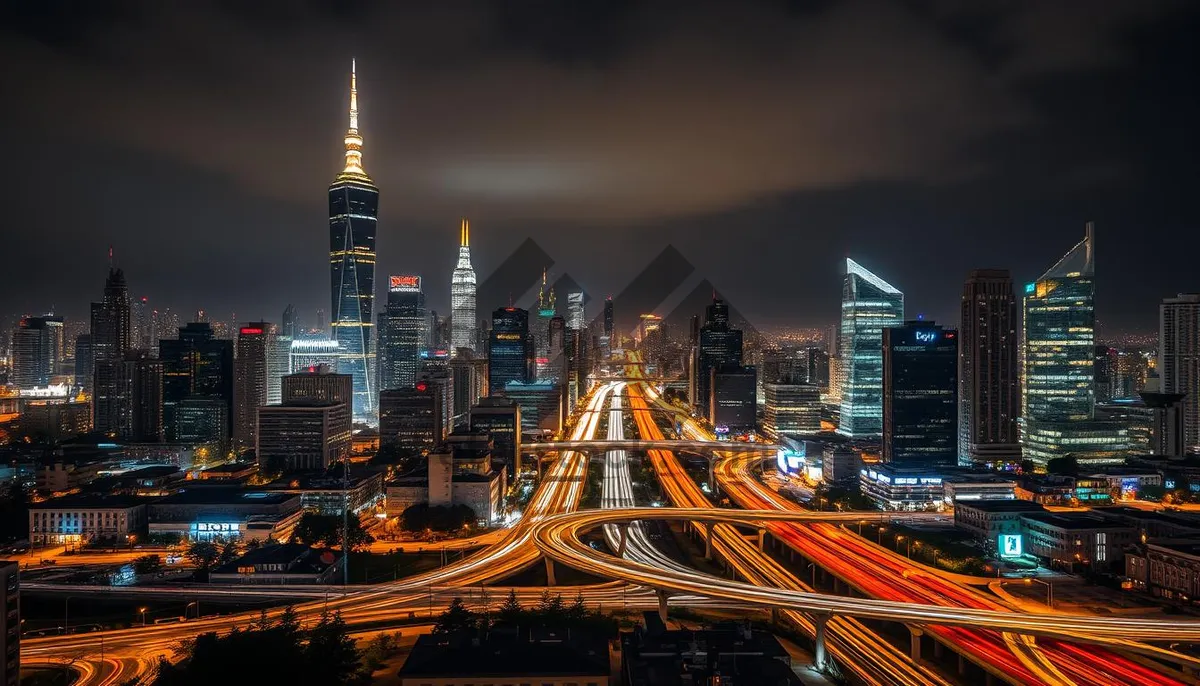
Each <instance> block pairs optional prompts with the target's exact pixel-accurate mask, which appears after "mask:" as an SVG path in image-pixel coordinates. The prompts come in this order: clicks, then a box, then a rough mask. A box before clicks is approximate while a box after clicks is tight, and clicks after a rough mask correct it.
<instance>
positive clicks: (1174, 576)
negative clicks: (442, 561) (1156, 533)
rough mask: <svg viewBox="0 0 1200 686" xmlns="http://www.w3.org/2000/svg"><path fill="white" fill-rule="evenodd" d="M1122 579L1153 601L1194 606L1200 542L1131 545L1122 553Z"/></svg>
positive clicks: (1199, 574)
mask: <svg viewBox="0 0 1200 686" xmlns="http://www.w3.org/2000/svg"><path fill="white" fill-rule="evenodd" d="M1125 576H1126V577H1127V578H1128V579H1129V580H1130V582H1132V584H1133V587H1134V588H1136V589H1138V590H1142V591H1146V592H1148V593H1149V594H1150V595H1152V596H1154V597H1156V598H1163V599H1165V600H1173V601H1176V602H1180V603H1194V602H1195V599H1196V598H1200V538H1197V537H1194V536H1193V537H1189V538H1179V539H1166V540H1159V541H1148V542H1146V543H1144V544H1140V545H1139V544H1135V545H1134V546H1133V547H1131V548H1130V549H1128V550H1126V552H1125Z"/></svg>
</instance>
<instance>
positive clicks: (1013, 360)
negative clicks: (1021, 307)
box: [958, 269, 1021, 466]
mask: <svg viewBox="0 0 1200 686" xmlns="http://www.w3.org/2000/svg"><path fill="white" fill-rule="evenodd" d="M959 336H960V338H959V351H958V433H959V437H958V459H959V462H960V464H963V465H981V466H988V465H992V466H1002V465H1012V464H1019V463H1020V461H1021V446H1020V441H1019V440H1018V434H1017V419H1018V417H1020V416H1021V407H1020V403H1019V401H1020V386H1021V384H1020V378H1019V376H1018V359H1017V299H1016V296H1015V295H1014V293H1013V283H1012V275H1011V274H1009V272H1008V270H1007V269H976V270H973V271H972V272H971V273H970V275H969V276H968V277H967V281H966V283H965V284H964V286H963V294H962V303H961V320H960V328H959Z"/></svg>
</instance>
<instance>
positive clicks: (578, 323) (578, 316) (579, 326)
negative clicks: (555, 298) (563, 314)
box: [567, 291, 587, 331]
mask: <svg viewBox="0 0 1200 686" xmlns="http://www.w3.org/2000/svg"><path fill="white" fill-rule="evenodd" d="M585 298H586V296H585V295H584V293H583V291H572V292H570V293H567V328H568V329H575V330H576V331H582V330H583V329H585V328H587V313H586V312H585V310H584V302H585Z"/></svg>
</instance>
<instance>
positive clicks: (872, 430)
mask: <svg viewBox="0 0 1200 686" xmlns="http://www.w3.org/2000/svg"><path fill="white" fill-rule="evenodd" d="M903 323H904V294H903V293H901V292H900V290H899V289H898V288H896V287H895V286H893V285H891V284H890V283H888V282H886V281H884V280H883V279H881V278H879V277H878V276H876V275H875V274H872V273H871V272H870V271H868V270H867V269H866V268H865V267H863V266H862V265H860V264H859V263H857V262H855V261H854V260H852V259H850V258H846V280H845V281H844V282H843V284H842V320H841V329H840V330H839V333H838V352H839V355H840V356H839V363H840V365H841V367H840V374H841V379H842V384H841V399H842V400H841V415H840V417H839V419H838V433H840V434H844V435H846V436H850V437H851V438H874V437H878V436H881V435H882V434H883V330H884V329H885V328H887V327H890V326H899V325H901V324H903Z"/></svg>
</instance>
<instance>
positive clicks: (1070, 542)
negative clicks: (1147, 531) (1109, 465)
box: [1021, 511, 1138, 568]
mask: <svg viewBox="0 0 1200 686" xmlns="http://www.w3.org/2000/svg"><path fill="white" fill-rule="evenodd" d="M1021 523H1022V529H1023V530H1024V533H1025V545H1024V548H1025V552H1027V553H1029V554H1031V555H1034V556H1035V557H1037V558H1039V559H1041V560H1042V561H1043V562H1044V563H1046V564H1047V565H1048V566H1051V567H1068V568H1074V565H1077V564H1083V565H1091V566H1093V567H1099V568H1104V567H1108V566H1110V565H1112V564H1113V563H1115V562H1119V561H1120V560H1121V557H1122V555H1123V554H1124V549H1125V547H1126V546H1128V545H1129V544H1131V543H1134V542H1135V541H1137V540H1138V531H1137V528H1136V527H1133V526H1130V525H1129V524H1127V523H1125V522H1122V521H1120V520H1118V519H1116V518H1113V517H1107V516H1105V515H1103V514H1100V513H1097V512H1091V511H1088V512H1030V513H1028V514H1024V515H1022V516H1021Z"/></svg>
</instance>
